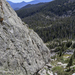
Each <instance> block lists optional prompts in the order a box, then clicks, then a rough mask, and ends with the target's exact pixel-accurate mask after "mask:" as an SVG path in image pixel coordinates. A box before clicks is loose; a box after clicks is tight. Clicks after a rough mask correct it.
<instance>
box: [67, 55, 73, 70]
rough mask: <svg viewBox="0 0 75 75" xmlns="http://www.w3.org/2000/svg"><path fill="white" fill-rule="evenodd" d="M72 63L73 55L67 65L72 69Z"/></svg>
mask: <svg viewBox="0 0 75 75" xmlns="http://www.w3.org/2000/svg"><path fill="white" fill-rule="evenodd" d="M72 63H73V56H71V58H70V60H69V63H68V65H67V67H69V69H70V66H72Z"/></svg>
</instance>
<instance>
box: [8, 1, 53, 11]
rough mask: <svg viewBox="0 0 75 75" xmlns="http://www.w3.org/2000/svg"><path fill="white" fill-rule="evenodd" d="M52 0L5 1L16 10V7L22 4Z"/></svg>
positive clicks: (18, 7)
mask: <svg viewBox="0 0 75 75" xmlns="http://www.w3.org/2000/svg"><path fill="white" fill-rule="evenodd" d="M50 1H52V0H33V1H30V2H25V1H22V2H17V3H13V2H11V1H9V0H7V2H8V3H9V4H10V5H11V7H12V8H13V9H14V10H16V9H20V8H22V7H23V6H26V5H28V4H37V3H40V2H43V3H44V2H50Z"/></svg>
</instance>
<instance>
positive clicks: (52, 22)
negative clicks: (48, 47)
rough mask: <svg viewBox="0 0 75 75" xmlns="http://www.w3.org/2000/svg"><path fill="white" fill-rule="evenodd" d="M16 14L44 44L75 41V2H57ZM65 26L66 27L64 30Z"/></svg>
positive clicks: (66, 0)
mask: <svg viewBox="0 0 75 75" xmlns="http://www.w3.org/2000/svg"><path fill="white" fill-rule="evenodd" d="M32 9H33V11H32ZM16 12H17V14H18V15H19V16H20V17H21V18H22V20H23V21H24V22H25V23H27V24H28V25H29V27H30V28H32V29H34V30H35V31H36V32H37V33H38V34H39V35H40V37H41V38H42V39H43V40H44V42H48V41H50V40H53V39H56V38H70V39H74V36H75V35H74V29H73V28H74V23H75V21H74V20H73V19H75V2H73V3H72V2H70V1H69V0H55V1H52V2H50V3H46V4H44V5H41V6H38V7H29V8H23V9H20V10H18V11H16ZM21 12H24V14H23V13H21ZM21 14H22V15H21ZM72 18H73V19H72ZM71 25H73V28H72V29H70V27H71ZM64 26H66V27H65V28H64ZM70 36H71V37H70Z"/></svg>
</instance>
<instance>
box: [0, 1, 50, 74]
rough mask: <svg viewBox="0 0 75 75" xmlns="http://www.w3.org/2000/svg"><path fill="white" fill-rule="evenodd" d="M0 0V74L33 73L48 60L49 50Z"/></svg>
mask: <svg viewBox="0 0 75 75" xmlns="http://www.w3.org/2000/svg"><path fill="white" fill-rule="evenodd" d="M0 1H1V2H2V9H3V12H1V11H0V13H2V14H3V22H2V23H1V22H0V75H33V74H34V73H36V72H37V71H38V70H40V69H41V68H42V67H43V66H44V65H45V64H46V63H47V62H49V61H50V50H49V49H48V48H47V47H46V46H45V44H44V43H43V41H42V40H41V38H40V37H39V36H38V35H37V34H36V33H35V32H34V31H33V30H31V29H29V28H28V27H27V26H26V25H25V24H24V23H23V22H22V21H21V19H20V18H19V17H18V16H17V14H16V13H15V11H14V10H13V9H12V8H11V7H10V5H9V4H8V3H7V2H6V1H5V0H0Z"/></svg>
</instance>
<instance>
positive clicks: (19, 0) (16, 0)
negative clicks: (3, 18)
mask: <svg viewBox="0 0 75 75" xmlns="http://www.w3.org/2000/svg"><path fill="white" fill-rule="evenodd" d="M8 1H12V2H15V3H16V2H22V1H25V2H30V1H33V0H8Z"/></svg>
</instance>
